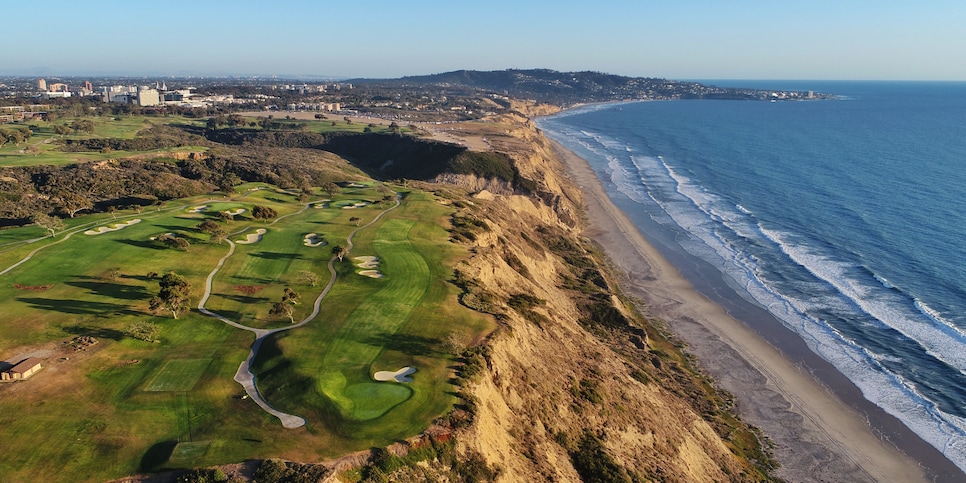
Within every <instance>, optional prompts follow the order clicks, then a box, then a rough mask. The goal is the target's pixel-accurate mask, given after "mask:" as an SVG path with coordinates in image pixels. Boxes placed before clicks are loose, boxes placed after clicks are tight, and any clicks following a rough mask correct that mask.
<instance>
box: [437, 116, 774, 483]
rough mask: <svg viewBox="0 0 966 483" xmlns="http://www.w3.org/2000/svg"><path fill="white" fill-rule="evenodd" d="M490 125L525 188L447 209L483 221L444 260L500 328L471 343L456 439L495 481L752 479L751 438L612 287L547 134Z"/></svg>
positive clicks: (757, 472) (521, 125)
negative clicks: (469, 412) (472, 356)
mask: <svg viewBox="0 0 966 483" xmlns="http://www.w3.org/2000/svg"><path fill="white" fill-rule="evenodd" d="M501 122H503V123H505V125H507V126H510V127H509V128H507V129H506V133H507V135H506V136H503V137H500V138H499V139H497V140H495V141H491V142H496V143H499V144H498V145H497V146H494V148H495V149H499V150H500V151H501V152H505V153H509V154H510V156H511V157H512V158H513V160H514V163H515V165H516V168H517V169H518V171H519V173H520V176H522V177H523V178H526V179H527V180H530V181H532V184H530V185H529V189H527V190H525V191H526V192H523V191H521V190H520V189H519V187H517V188H515V189H514V188H513V187H508V186H501V187H499V189H494V190H489V189H486V190H482V191H481V190H476V191H479V192H478V193H476V195H475V196H474V198H472V200H473V205H472V206H468V207H467V208H465V209H464V210H462V213H461V215H465V216H471V217H475V218H477V219H479V220H482V221H484V222H485V223H484V225H485V227H486V228H485V229H481V230H478V231H477V232H475V233H474V234H473V236H472V237H471V238H474V240H472V242H471V243H472V244H473V245H474V248H473V253H474V255H473V256H472V257H471V258H470V259H468V260H466V261H464V262H463V263H461V264H460V266H459V267H457V269H458V274H459V277H461V278H462V279H463V281H464V283H465V284H466V286H468V287H469V288H468V289H467V290H468V294H467V295H466V296H465V297H464V301H465V302H469V303H468V304H475V305H477V306H478V307H480V308H482V309H483V310H488V311H490V312H493V313H494V314H496V315H495V316H496V317H497V318H498V320H499V321H500V329H498V330H497V331H496V332H495V333H494V334H493V335H492V336H491V337H490V338H489V339H488V340H487V341H485V342H484V346H485V347H484V348H483V350H482V351H481V352H482V353H483V354H484V356H485V357H484V358H485V362H486V364H485V367H484V369H483V370H482V371H481V372H480V373H479V374H478V375H477V376H475V377H472V378H469V379H468V380H467V381H465V382H464V385H463V392H464V394H466V395H467V396H468V398H469V399H470V400H471V401H472V402H473V403H475V404H474V406H475V418H474V421H473V423H472V424H471V425H470V426H469V428H468V429H467V433H466V434H465V437H460V438H459V448H461V449H462V450H463V451H469V450H472V451H476V452H479V453H480V454H481V455H483V457H484V458H485V460H486V461H487V462H488V463H489V464H490V465H492V466H495V467H498V468H500V477H499V479H500V480H501V481H507V482H515V481H551V480H552V481H580V480H581V475H582V474H583V476H584V477H586V476H587V473H586V472H588V471H598V472H602V473H600V474H604V475H606V476H607V477H608V478H616V480H615V481H620V480H621V479H625V481H631V478H632V477H638V478H643V479H645V480H647V479H658V480H664V481H741V480H748V481H757V480H760V479H762V478H763V477H764V476H765V475H764V474H763V471H762V470H761V469H760V468H758V467H756V466H754V465H753V464H752V463H751V462H750V461H749V458H756V457H759V456H760V453H757V452H756V451H757V450H758V449H760V448H758V447H757V439H756V438H755V437H754V433H753V432H752V431H750V430H749V429H748V428H747V427H745V426H744V425H743V424H741V423H740V422H738V421H736V420H735V419H734V418H733V416H731V415H730V413H728V412H727V407H726V406H727V405H728V403H729V400H728V398H727V396H726V395H722V394H721V393H718V392H716V391H715V390H714V389H713V388H712V387H711V386H710V384H709V383H708V381H707V379H704V378H703V376H701V375H700V374H696V373H695V372H694V371H693V369H692V366H691V365H690V363H691V361H690V359H688V358H687V357H685V356H682V355H681V354H680V353H679V352H678V351H677V348H676V347H675V346H674V343H673V342H671V341H668V339H666V338H664V336H663V334H662V333H661V331H660V330H658V329H656V328H654V327H652V326H651V325H649V324H648V322H647V321H645V320H643V319H642V318H641V317H639V316H636V315H633V312H634V311H633V310H632V309H631V308H629V307H630V304H625V303H623V302H622V301H621V299H620V298H619V297H617V296H616V295H615V292H616V289H615V286H614V284H613V281H612V279H611V276H610V275H609V274H608V273H607V271H606V270H604V269H603V268H602V267H603V261H602V258H601V256H600V254H598V253H596V252H595V251H594V249H593V246H592V243H590V242H589V241H588V240H586V239H582V238H581V236H582V234H581V222H580V213H581V208H580V199H581V196H580V192H579V190H577V189H576V188H575V187H574V186H573V185H572V184H571V183H570V182H569V181H568V179H567V178H566V177H565V176H564V175H563V174H562V173H564V168H563V166H562V165H561V164H560V163H559V162H558V161H557V160H556V159H555V158H554V156H553V154H552V150H551V146H550V144H549V142H548V141H547V140H546V139H545V138H543V136H542V135H540V133H539V132H538V131H537V130H536V129H535V128H533V127H532V125H531V124H530V123H529V122H528V121H527V120H526V119H522V118H520V119H502V120H501ZM450 181H451V182H454V183H456V184H458V185H460V186H463V187H465V188H469V189H472V188H474V187H479V188H488V186H486V185H485V183H480V182H479V181H478V180H476V181H473V182H472V183H468V182H464V181H467V180H459V179H453V180H450ZM749 435H751V436H749ZM749 437H750V438H751V439H752V440H754V441H753V442H752V444H751V446H752V447H753V448H752V450H751V451H750V453H749V449H748V448H749V445H748V442H747V439H748V438H749ZM756 448H757V449H756ZM736 453H738V454H739V456H736V455H735V454H736ZM742 455H743V456H742ZM595 465H597V467H596V468H595V467H594V466H595ZM588 466H590V467H588Z"/></svg>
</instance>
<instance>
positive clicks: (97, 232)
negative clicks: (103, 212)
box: [84, 218, 141, 235]
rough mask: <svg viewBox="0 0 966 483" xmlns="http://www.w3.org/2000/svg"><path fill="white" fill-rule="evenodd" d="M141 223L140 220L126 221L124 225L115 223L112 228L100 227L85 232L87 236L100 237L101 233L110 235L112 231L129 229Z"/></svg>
mask: <svg viewBox="0 0 966 483" xmlns="http://www.w3.org/2000/svg"><path fill="white" fill-rule="evenodd" d="M138 223H141V219H140V218H135V219H133V220H129V221H125V222H123V223H114V224H113V225H111V226H99V227H97V228H95V229H93V230H87V231H85V232H84V234H85V235H100V234H101V233H108V232H112V231H117V230H121V229H124V228H127V227H129V226H131V225H135V224H138Z"/></svg>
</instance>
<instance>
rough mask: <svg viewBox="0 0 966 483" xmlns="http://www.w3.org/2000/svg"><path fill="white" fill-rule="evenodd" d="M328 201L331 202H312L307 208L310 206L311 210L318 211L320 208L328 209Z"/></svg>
mask: <svg viewBox="0 0 966 483" xmlns="http://www.w3.org/2000/svg"><path fill="white" fill-rule="evenodd" d="M330 201H332V200H319V201H313V202H311V203H309V206H311V207H312V208H315V209H317V210H318V209H322V208H328V206H329V205H328V204H327V203H329V202H330Z"/></svg>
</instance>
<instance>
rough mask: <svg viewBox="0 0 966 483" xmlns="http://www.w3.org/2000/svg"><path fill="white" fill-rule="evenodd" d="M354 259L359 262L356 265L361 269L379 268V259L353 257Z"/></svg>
mask: <svg viewBox="0 0 966 483" xmlns="http://www.w3.org/2000/svg"><path fill="white" fill-rule="evenodd" d="M352 259H353V260H357V261H358V262H359V263H357V264H356V266H357V267H359V268H376V267H378V266H379V257H372V256H362V257H352Z"/></svg>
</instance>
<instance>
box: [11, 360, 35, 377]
mask: <svg viewBox="0 0 966 483" xmlns="http://www.w3.org/2000/svg"><path fill="white" fill-rule="evenodd" d="M41 362H43V359H40V358H38V357H29V358H27V359H24V360H22V361H20V363H19V364H17V365H15V366H13V367H11V368H10V372H11V373H14V372H16V373H19V374H22V373H24V372H27V371H29V370H31V369H33V368H34V367H36V366H38V365H40V363H41Z"/></svg>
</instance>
